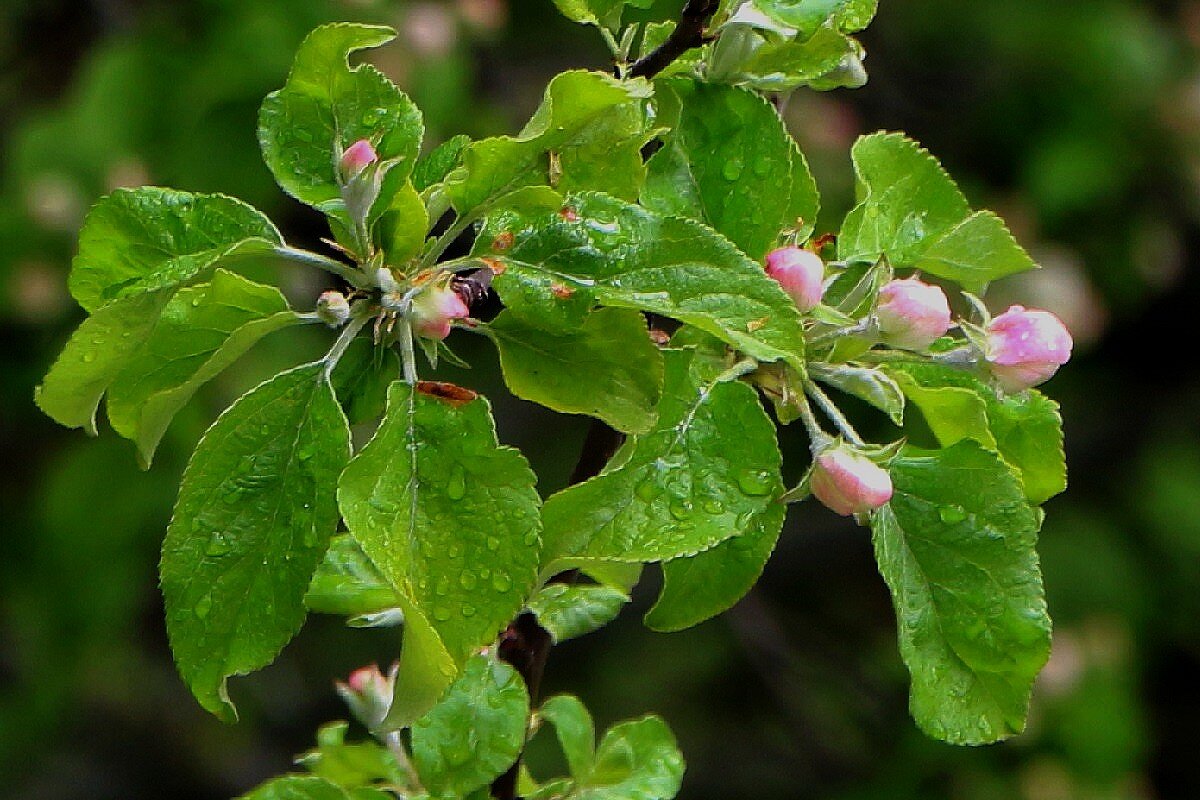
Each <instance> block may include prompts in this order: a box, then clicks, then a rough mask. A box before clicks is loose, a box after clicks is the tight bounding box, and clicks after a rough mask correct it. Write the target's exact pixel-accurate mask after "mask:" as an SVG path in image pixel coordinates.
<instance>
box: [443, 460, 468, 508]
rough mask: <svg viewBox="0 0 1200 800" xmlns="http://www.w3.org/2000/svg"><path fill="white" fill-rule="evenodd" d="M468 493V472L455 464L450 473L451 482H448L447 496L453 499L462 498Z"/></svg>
mask: <svg viewBox="0 0 1200 800" xmlns="http://www.w3.org/2000/svg"><path fill="white" fill-rule="evenodd" d="M466 495H467V473H466V472H465V471H464V470H463V468H462V467H461V466H460V465H458V464H455V465H454V469H453V471H451V473H450V482H449V483H447V484H446V496H447V497H449V498H450V499H451V500H462V499H463V498H464V497H466Z"/></svg>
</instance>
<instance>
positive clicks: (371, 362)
mask: <svg viewBox="0 0 1200 800" xmlns="http://www.w3.org/2000/svg"><path fill="white" fill-rule="evenodd" d="M398 377H400V356H399V355H398V354H397V353H396V351H395V350H394V349H392V348H390V347H376V346H375V345H374V344H373V343H372V342H371V340H370V339H368V338H367V337H365V336H360V337H359V338H357V339H355V340H354V341H352V342H351V343H350V346H349V347H348V348H346V352H345V353H343V354H342V358H341V360H339V361H338V364H337V366H336V367H334V369H333V375H331V376H330V380H331V381H332V382H333V392H334V394H336V395H337V398H338V402H340V403H341V404H342V409H343V410H344V411H345V412H346V417H347V419H349V420H350V424H351V425H363V424H366V423H368V422H373V421H374V420H377V419H379V418H380V417H381V416H383V412H384V409H385V408H386V407H387V392H388V387H389V386H391V385H392V382H393V381H395V380H396V378H398Z"/></svg>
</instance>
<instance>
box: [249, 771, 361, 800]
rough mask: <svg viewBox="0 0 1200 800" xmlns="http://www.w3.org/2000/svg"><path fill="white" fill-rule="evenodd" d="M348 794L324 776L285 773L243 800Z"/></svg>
mask: <svg viewBox="0 0 1200 800" xmlns="http://www.w3.org/2000/svg"><path fill="white" fill-rule="evenodd" d="M347 798H348V795H347V794H346V792H345V791H344V790H343V789H342V788H341V787H340V786H338V785H337V784H334V783H330V782H329V781H327V780H325V779H323V778H310V777H306V776H300V775H285V776H284V777H282V778H275V779H274V780H271V781H268V782H267V783H264V784H263V785H262V786H260V787H258V788H257V789H255V790H254V791H252V792H250V793H249V794H244V795H242V798H241V800H347Z"/></svg>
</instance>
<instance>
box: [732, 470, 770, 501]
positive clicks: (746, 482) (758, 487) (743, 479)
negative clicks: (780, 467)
mask: <svg viewBox="0 0 1200 800" xmlns="http://www.w3.org/2000/svg"><path fill="white" fill-rule="evenodd" d="M737 482H738V488H740V489H741V490H742V491H743V492H745V493H746V494H748V495H752V496H754V497H759V496H761V495H764V494H768V493H769V492H770V491H771V473H769V472H766V471H765V470H747V471H745V472H743V473H742V474H741V475H739V476H738V480H737Z"/></svg>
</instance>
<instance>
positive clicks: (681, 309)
mask: <svg viewBox="0 0 1200 800" xmlns="http://www.w3.org/2000/svg"><path fill="white" fill-rule="evenodd" d="M568 212H569V213H568ZM502 234H511V237H506V236H502ZM498 239H499V241H502V242H504V241H509V240H511V242H512V244H511V246H510V247H508V248H507V249H503V248H501V249H496V248H495V247H494V244H495V242H496V241H497V240H498ZM480 242H481V245H480V247H481V249H482V250H483V251H485V252H487V251H488V250H489V248H491V250H490V255H492V257H493V258H496V259H498V260H500V261H501V262H502V263H503V264H504V265H505V267H506V269H505V271H504V274H502V275H500V276H499V277H498V278H497V280H496V288H497V291H498V292H499V293H500V296H501V297H502V298H505V299H506V302H507V293H508V290H509V287H511V286H513V283H514V282H518V281H521V282H523V283H521V286H522V295H523V296H522V302H523V304H524V306H525V309H524V310H523V312H522V313H523V314H524V315H526V318H527V319H528V318H530V317H533V316H534V314H533V308H534V307H535V303H536V302H537V301H536V299H535V298H536V297H537V296H538V289H537V287H538V286H539V285H545V286H546V288H545V289H543V290H541V293H540V304H541V306H542V307H543V308H545V309H546V313H547V314H548V315H552V314H554V313H555V308H556V305H557V304H558V303H560V302H561V301H560V300H559V298H558V296H557V295H556V293H555V292H554V291H553V288H552V286H549V285H546V284H548V283H553V282H557V283H558V284H559V285H560V286H565V287H566V288H568V289H569V290H571V291H572V292H573V293H574V294H575V295H580V296H583V295H590V296H593V297H595V298H596V300H598V301H599V302H600V303H602V304H604V305H609V306H617V307H623V308H635V309H639V310H642V311H650V312H653V313H656V314H662V315H664V316H668V317H673V318H675V319H678V320H680V321H681V322H686V323H688V324H689V325H694V326H695V327H697V328H699V329H701V330H703V331H705V332H707V333H710V334H712V335H713V336H716V337H718V338H720V339H721V340H723V341H725V342H728V343H729V344H731V345H733V346H734V347H736V348H738V349H740V350H742V351H743V352H744V353H746V354H747V355H750V356H753V357H754V358H757V359H759V360H761V361H775V360H779V359H785V360H787V361H788V362H789V363H791V364H793V365H794V366H796V367H797V368H798V369H801V370H802V369H803V368H804V337H803V335H802V331H801V325H800V315H799V312H798V311H797V310H796V305H795V303H793V302H792V300H791V298H789V297H788V296H787V295H786V294H784V292H783V290H782V289H781V288H779V284H778V283H776V282H775V281H773V280H771V279H770V278H768V277H767V275H766V273H765V272H764V271H763V268H762V266H761V265H760V264H757V263H755V262H754V261H751V260H750V259H749V258H747V257H746V256H745V255H744V254H743V253H742V252H741V251H740V250H738V249H737V248H736V247H734V246H733V245H732V244H730V243H729V241H728V240H726V239H725V238H724V237H722V236H720V235H718V234H716V233H715V232H713V231H712V230H711V229H709V228H707V227H705V226H704V225H703V224H701V223H699V222H695V221H694V220H688V219H677V218H673V217H662V216H659V215H657V214H654V213H653V212H650V211H647V210H645V209H643V208H641V207H639V206H635V205H630V204H628V203H624V202H621V201H620V200H617V199H614V198H612V197H607V196H605V195H600V194H583V195H576V196H572V197H568V198H567V208H566V209H565V210H563V211H561V212H559V211H551V212H540V213H538V212H532V211H528V212H516V211H508V212H500V213H496V214H493V215H492V216H491V217H489V218H488V221H487V225H486V226H485V228H484V234H483V235H481V237H480ZM488 243H492V244H488ZM539 282H540V283H539ZM558 294H561V291H560V292H559V293H558Z"/></svg>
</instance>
